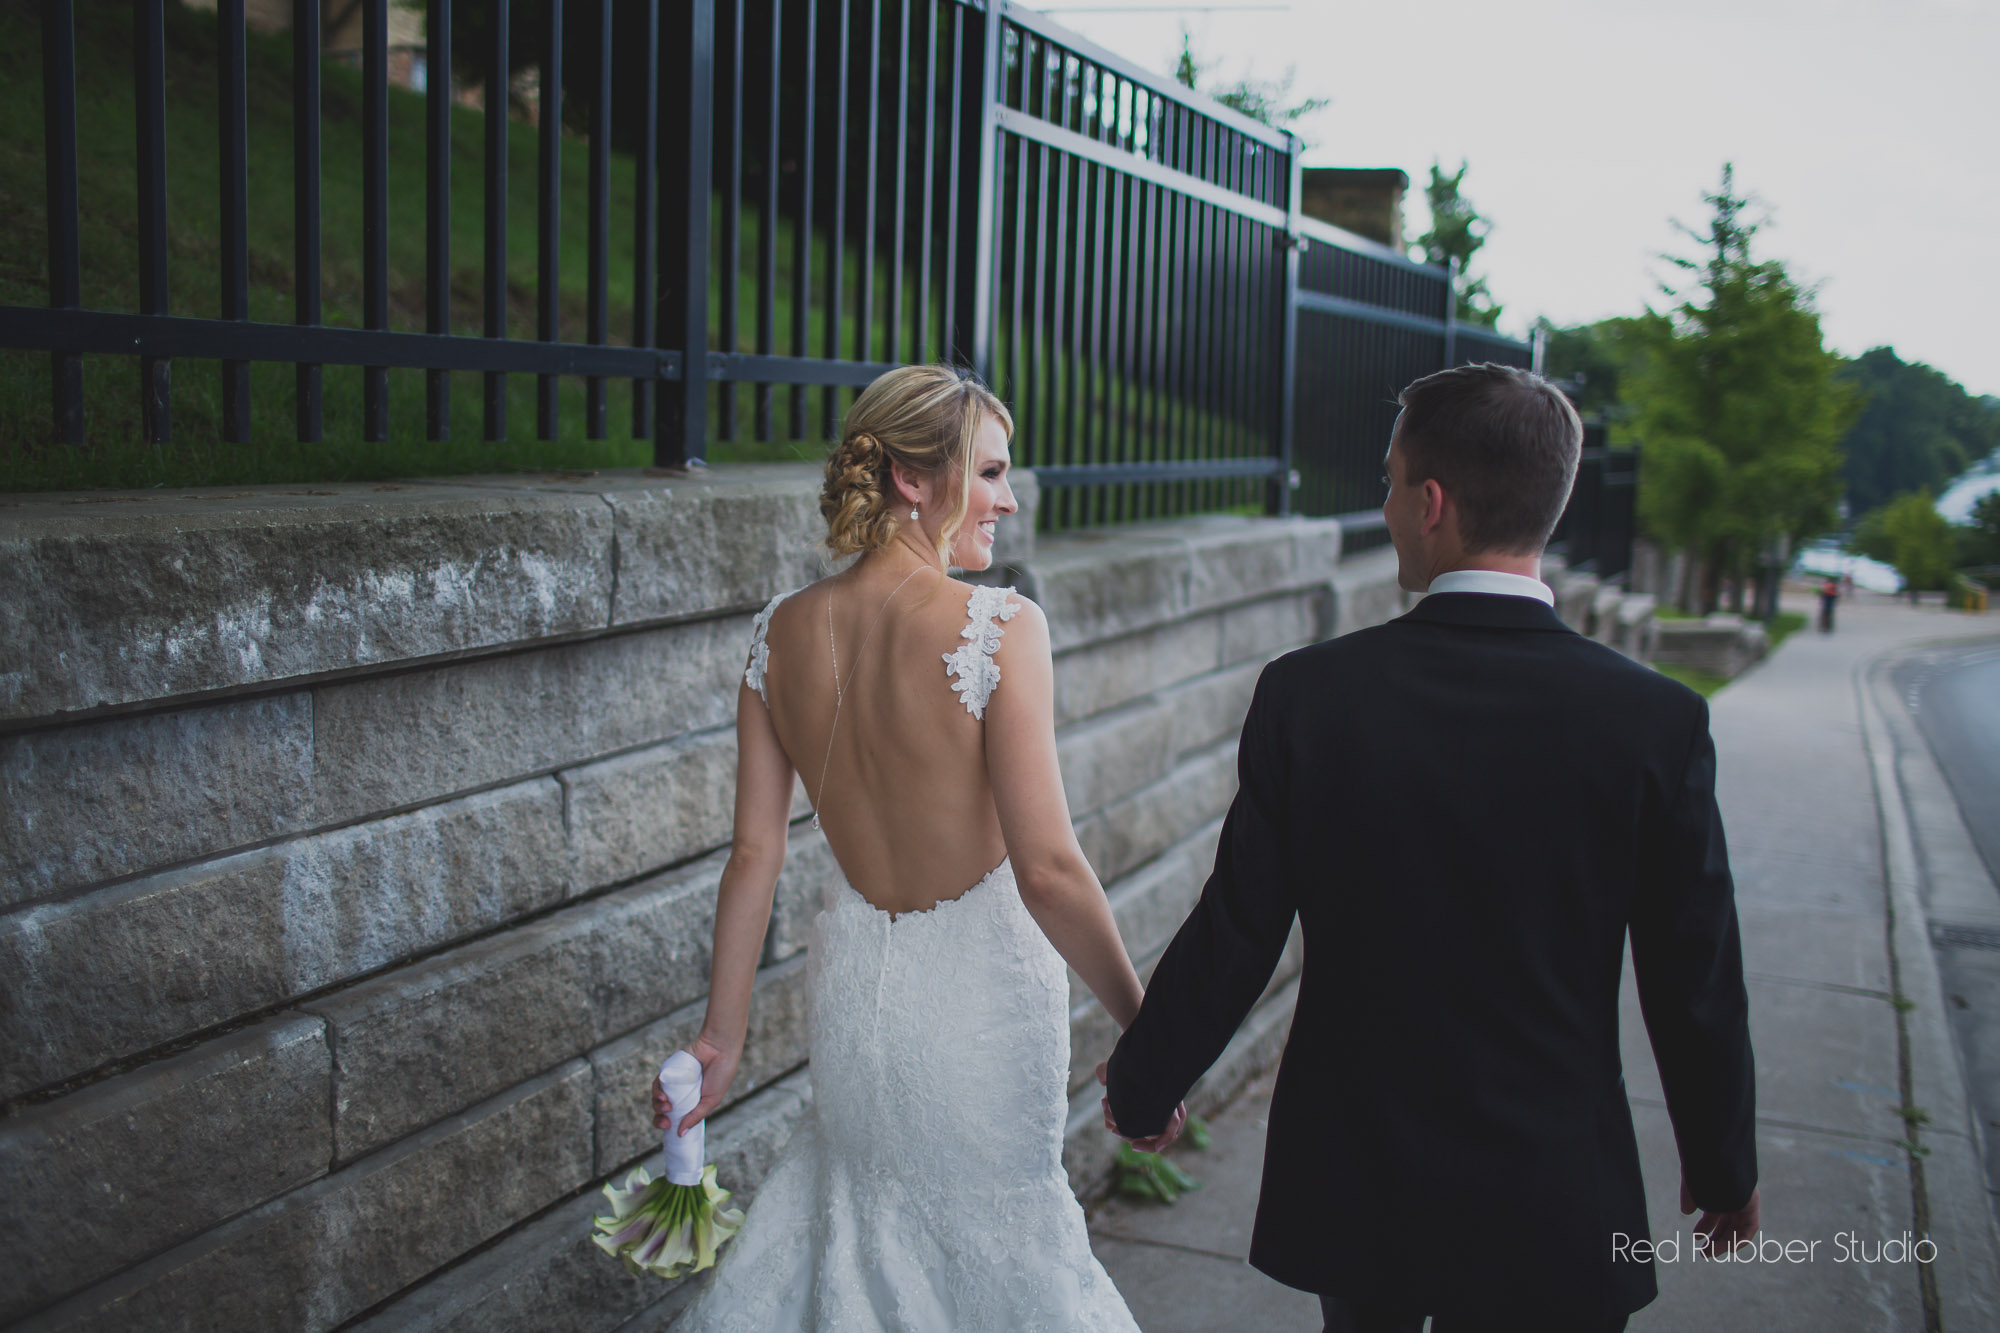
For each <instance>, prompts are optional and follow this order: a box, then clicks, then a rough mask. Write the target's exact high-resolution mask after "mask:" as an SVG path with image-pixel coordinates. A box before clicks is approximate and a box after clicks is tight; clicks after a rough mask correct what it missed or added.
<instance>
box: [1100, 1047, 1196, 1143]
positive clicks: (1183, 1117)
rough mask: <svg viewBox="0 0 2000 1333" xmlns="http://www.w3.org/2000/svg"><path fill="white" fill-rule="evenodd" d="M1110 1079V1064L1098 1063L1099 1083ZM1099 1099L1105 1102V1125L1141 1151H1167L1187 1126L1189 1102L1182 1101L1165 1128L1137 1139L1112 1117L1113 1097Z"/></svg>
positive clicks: (1104, 1082)
mask: <svg viewBox="0 0 2000 1333" xmlns="http://www.w3.org/2000/svg"><path fill="white" fill-rule="evenodd" d="M1110 1081H1111V1069H1110V1066H1109V1065H1106V1064H1100V1065H1098V1066H1097V1082H1098V1084H1099V1085H1100V1086H1102V1085H1105V1084H1108V1083H1109V1082H1110ZM1099 1100H1100V1101H1101V1102H1102V1103H1103V1104H1104V1127H1105V1128H1106V1129H1108V1130H1110V1131H1111V1132H1112V1133H1113V1134H1116V1135H1117V1136H1118V1137H1119V1138H1121V1139H1124V1140H1125V1141H1126V1142H1127V1143H1129V1144H1131V1145H1132V1146H1133V1147H1134V1148H1137V1149H1138V1150H1139V1151H1140V1152H1165V1151H1166V1148H1167V1145H1168V1144H1170V1143H1172V1142H1173V1141H1174V1140H1175V1139H1177V1138H1179V1137H1180V1136H1181V1130H1182V1129H1184V1128H1186V1126H1187V1103H1186V1102H1182V1103H1181V1104H1180V1105H1179V1106H1176V1107H1175V1108H1174V1113H1173V1115H1172V1116H1171V1117H1170V1118H1169V1119H1168V1120H1167V1127H1166V1128H1165V1129H1163V1130H1161V1131H1160V1132H1159V1133H1157V1134H1153V1135H1149V1136H1147V1137H1146V1138H1143V1139H1135V1138H1133V1137H1132V1136H1131V1135H1130V1134H1127V1133H1126V1132H1125V1131H1124V1130H1122V1129H1120V1128H1118V1122H1117V1121H1116V1120H1113V1119H1112V1118H1111V1099H1110V1098H1109V1097H1103V1098H1100V1099H1099Z"/></svg>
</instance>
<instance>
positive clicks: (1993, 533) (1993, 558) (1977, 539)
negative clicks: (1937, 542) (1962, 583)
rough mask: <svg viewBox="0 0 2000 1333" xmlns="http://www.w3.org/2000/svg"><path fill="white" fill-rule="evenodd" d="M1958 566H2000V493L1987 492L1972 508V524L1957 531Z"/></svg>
mask: <svg viewBox="0 0 2000 1333" xmlns="http://www.w3.org/2000/svg"><path fill="white" fill-rule="evenodd" d="M1958 541H1959V550H1958V563H1959V564H1960V565H2000V491H1988V492H1987V493H1986V494H1984V495H1982V496H1980V497H1979V501H1978V503H1976V504H1974V505H1973V506H1972V522H1970V523H1968V524H1967V525H1966V526H1965V527H1963V528H1961V529H1959V538H1958Z"/></svg>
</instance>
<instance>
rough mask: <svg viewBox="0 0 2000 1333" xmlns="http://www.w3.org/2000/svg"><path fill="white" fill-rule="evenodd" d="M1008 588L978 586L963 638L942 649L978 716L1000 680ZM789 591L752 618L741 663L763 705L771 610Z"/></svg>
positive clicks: (1015, 605)
mask: <svg viewBox="0 0 2000 1333" xmlns="http://www.w3.org/2000/svg"><path fill="white" fill-rule="evenodd" d="M1018 595H1019V594H1017V593H1016V592H1015V591H1014V589H1012V588H988V587H976V588H974V589H973V590H972V596H971V597H970V598H968V599H967V600H966V603H965V628H964V629H961V630H960V631H959V632H958V636H959V637H960V638H961V639H964V640H965V642H964V643H962V644H960V645H959V646H958V647H957V648H955V649H953V650H952V651H951V652H948V653H946V654H945V655H944V674H945V676H946V677H947V678H951V677H957V679H955V680H952V682H951V688H952V689H954V690H956V691H957V692H958V697H959V699H960V700H961V701H962V702H963V703H964V704H965V711H966V712H968V713H970V714H972V715H973V716H974V717H976V718H980V719H982V720H983V719H984V718H985V717H986V703H987V701H988V700H989V699H991V698H992V697H993V690H994V688H995V687H996V686H998V685H999V684H1000V664H999V663H998V662H995V661H994V660H993V654H994V653H996V652H998V651H999V648H1000V636H1001V635H1003V634H1005V633H1006V630H1005V629H1003V628H1002V627H1001V622H1003V621H1008V620H1012V619H1013V618H1014V615H1015V613H1016V612H1018V611H1019V610H1020V609H1021V604H1020V603H1019V602H1017V601H1015V600H1013V599H1014V598H1015V597H1017V596H1018ZM790 596H791V594H790V593H788V592H781V593H779V594H778V595H777V596H776V597H773V598H772V599H771V600H770V602H768V603H767V604H766V605H765V607H764V609H763V610H762V611H759V612H758V613H757V615H756V617H755V618H754V619H753V620H752V621H751V622H750V661H749V664H748V665H747V666H746V667H744V669H743V683H744V684H746V685H748V686H749V687H750V688H751V689H753V690H755V691H757V697H758V698H760V699H762V700H763V701H764V706H765V707H766V708H769V707H770V706H771V696H770V694H769V693H767V692H766V689H765V685H764V678H765V676H766V675H767V674H768V673H769V671H770V669H771V644H770V633H771V613H772V612H774V611H776V610H777V609H778V604H779V603H780V602H782V601H784V600H785V599H786V598H787V597H790Z"/></svg>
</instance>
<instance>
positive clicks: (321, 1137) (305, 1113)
mask: <svg viewBox="0 0 2000 1333" xmlns="http://www.w3.org/2000/svg"><path fill="white" fill-rule="evenodd" d="M331 1076H332V1058H331V1057H330V1056H329V1054H328V1052H327V1044H326V1034H325V1032H324V1030H323V1028H322V1026H321V1024H320V1023H319V1022H318V1021H317V1020H316V1019H305V1018H296V1017H294V1018H278V1019H272V1020H270V1021H268V1022H264V1023H259V1024H256V1025H255V1026H253V1027H249V1028H245V1029H244V1030H242V1031H240V1032H235V1033H231V1034H230V1035H229V1036H227V1037H222V1038H219V1039H217V1040H215V1041H212V1042H208V1043H206V1044H204V1045H201V1046H197V1047H195V1048H194V1049H193V1050H190V1051H186V1052H183V1053H182V1054H180V1055H176V1056H173V1057H172V1058H170V1059H166V1060H162V1061H160V1062H159V1063H157V1064H152V1065H147V1066H146V1067H144V1068H143V1069H140V1070H137V1071H135V1072H133V1073H130V1074H122V1075H120V1076H118V1077H117V1078H112V1079H107V1080H105V1081H104V1082H102V1083H98V1084H94V1085H92V1086H90V1087H88V1088H85V1089H83V1090H82V1091H80V1092H75V1093H72V1094H70V1095H69V1096H67V1097H63V1098H59V1099H58V1100H56V1101H52V1102H44V1103H42V1104H41V1105H38V1106H31V1107H28V1108H27V1109H25V1110H23V1111H18V1112H16V1113H15V1114H14V1115H12V1116H10V1117H8V1118H7V1119H6V1120H5V1121H0V1195H4V1196H5V1198H6V1200H7V1204H6V1207H5V1209H4V1210H0V1251H4V1252H5V1253H6V1254H7V1255H8V1282H7V1283H6V1284H5V1286H4V1288H0V1320H13V1319H18V1318H20V1317H21V1316H22V1315H24V1314H27V1313H28V1312H29V1311H31V1310H34V1309H37V1308H39V1307H41V1306H43V1305H46V1304H48V1303H49V1302H51V1301H54V1300H56V1299H58V1298H59V1297H62V1296H66V1295H68V1294H69V1293H71V1292H73V1291H76V1290H77V1289H78V1288H80V1287H83V1286H84V1285H85V1284H87V1283H89V1282H92V1281H95V1280H97V1279H99V1278H102V1277H104V1276H106V1275H107V1274H110V1273H113V1272H116V1271H117V1270H118V1269H121V1268H124V1267H126V1266H127V1265H129V1264H133V1263H136V1262H138V1261H139V1260H141V1259H144V1258H145V1257H146V1256H147V1255H150V1254H154V1253H156V1252H158V1251H160V1250H163V1249H166V1248H167V1247H168V1246H170V1245H174V1244H177V1243H178V1242H180V1241H184V1240H186V1239H188V1238H189V1237H190V1236H193V1235H196V1234H197V1233H199V1232H201V1231H203V1230H205V1229H206V1228H208V1227H211V1226H214V1225H216V1224H218V1223H221V1222H224V1221H226V1220H228V1219H229V1218H231V1217H233V1216H235V1215H236V1214H237V1213H240V1212H243V1211H244V1210H246V1209H249V1208H253V1207H255V1206H257V1205H258V1204H260V1203H263V1202H264V1201H265V1200H266V1199H270V1198H272V1197H274V1196H276V1195H279V1194H282V1193H284V1192H285V1191H286V1190H289V1189H292V1188H294V1187H295V1186H299V1185H303V1184H305V1183H306V1182H307V1181H309V1180H312V1179H314V1178H315V1177H317V1176H321V1175H324V1174H325V1173H326V1169H327V1162H328V1159H329V1158H330V1156H331V1152H332V1137H333V1136H332V1129H331V1125H330V1123H329V1117H328V1112H327V1105H328V1097H327V1088H328V1085H329V1083H330V1081H331Z"/></svg>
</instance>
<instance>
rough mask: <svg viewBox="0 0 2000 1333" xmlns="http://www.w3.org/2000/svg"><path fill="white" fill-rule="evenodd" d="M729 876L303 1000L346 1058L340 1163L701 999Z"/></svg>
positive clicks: (676, 886)
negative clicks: (719, 898) (718, 897)
mask: <svg viewBox="0 0 2000 1333" xmlns="http://www.w3.org/2000/svg"><path fill="white" fill-rule="evenodd" d="M720 873H721V862H720V860H719V858H710V859H708V860H706V861H703V862H700V863H697V864H696V865H693V866H687V867H683V868H681V869H679V870H676V871H672V872H670V873H668V874H665V875H660V876H657V877H655V878H652V879H649V880H646V881H644V882H642V883H640V884H635V885H633V886H632V887H630V888H628V889H622V890H620V891H618V892H616V893H610V894H606V895H604V896H603V897H600V898H595V899H592V900H590V901H588V902H584V903H579V904H577V905H575V906H573V907H568V908H565V909H563V910H561V911H559V912H555V913H552V914H551V915H549V916H546V917H543V918H541V919H540V920H537V921H533V922H530V923H529V924H527V925H525V926H520V927H517V928H515V929H513V930H509V931H506V932H504V933H502V934H498V935H494V936H491V937H489V938H487V939H483V940H477V941H475V942H473V943H471V944H468V945H464V946H462V947H460V948H457V949H452V950H449V951H448V952H445V953H443V954H440V955H438V956H437V957H434V958H430V959H426V960H424V961H423V962H420V963H417V964H414V965H412V966H410V967H405V968H400V969H398V970H396V971H393V972H389V973H387V974H385V975H382V976H379V977H374V978H371V979H369V980H367V981H364V982H362V983H361V984H359V985H357V986H351V987H348V988H347V989H345V990H342V991H339V992H337V993H336V994H334V995H332V996H329V997H327V998H326V999H324V1000H320V1001H317V1002H314V1003H310V1004H308V1005H307V1006H305V1007H306V1008H307V1010H308V1011H309V1012H312V1013H315V1014H318V1015H320V1016H321V1017H323V1018H324V1019H325V1020H326V1023H327V1027H328V1030H329V1032H330V1033H331V1035H332V1037H333V1042H334V1048H335V1049H336V1050H337V1051H338V1052H339V1054H340V1060H339V1068H338V1070H337V1072H336V1076H335V1084H334V1093H335V1121H334V1127H335V1135H336V1147H337V1157H338V1160H339V1161H341V1162H348V1161H352V1160H354V1159H355V1158H357V1157H361V1156H363V1155H365V1154H367V1153H369V1152H372V1151H374V1150H375V1149H377V1148H379V1147H381V1146H382V1145H384V1144H386V1143H389V1142H392V1141H394V1140H395V1139H398V1138H401V1137H402V1136H403V1135H405V1134H408V1133H411V1132H413V1131H415V1130H417V1129H420V1128H422V1127H423V1126H425V1125H428V1124H431V1123H433V1122H434V1121H437V1120H440V1119H442V1118H443V1117H445V1116H447V1115H450V1114H451V1113H453V1112H455V1111H459V1110H462V1109H463V1108H465V1107H467V1106H470V1105H471V1104H473V1103H474V1102H477V1101H481V1100H483V1099H484V1098H486V1097H489V1096H492V1095H493V1094H495V1093H497V1092H500V1091H502V1090H503V1089H506V1088H509V1087H512V1086H514V1085H515V1084H517V1083H520V1082H522V1081H524V1080H526V1079H528V1078H531V1077H533V1076H534V1075H536V1074H539V1073H541V1072H542V1071H543V1070H546V1069H549V1068H552V1067H553V1066H555V1065H557V1064H560V1063H561V1062H562V1061H564V1060H567V1059H573V1058H575V1057H577V1056H580V1055H583V1054H584V1053H585V1052H587V1051H588V1050H590V1048H591V1047H592V1046H595V1045H596V1044H598V1043H599V1042H602V1041H605V1040H606V1039H608V1038H610V1037H612V1036H615V1035H616V1034H618V1033H621V1032H625V1031H628V1030H630V1029H631V1028H633V1027H636V1026H637V1025H639V1024H641V1023H644V1022H647V1021H648V1020H650V1019H652V1018H654V1017H656V1016H658V1015H660V1014H663V1013H668V1012H670V1011H672V1010H673V1009H675V1008H678V1007H679V1006H681V1005H684V1004H686V1003H688V1002H689V1001H690V1000H692V999H694V998H695V997H696V996H699V995H701V994H703V993H704V992H705V991H706V990H707V988H708V967H709V948H710V944H711V941H712V938H713V936H714V930H715V924H714V923H715V889H716V882H717V879H718V877H719V875H720Z"/></svg>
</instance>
